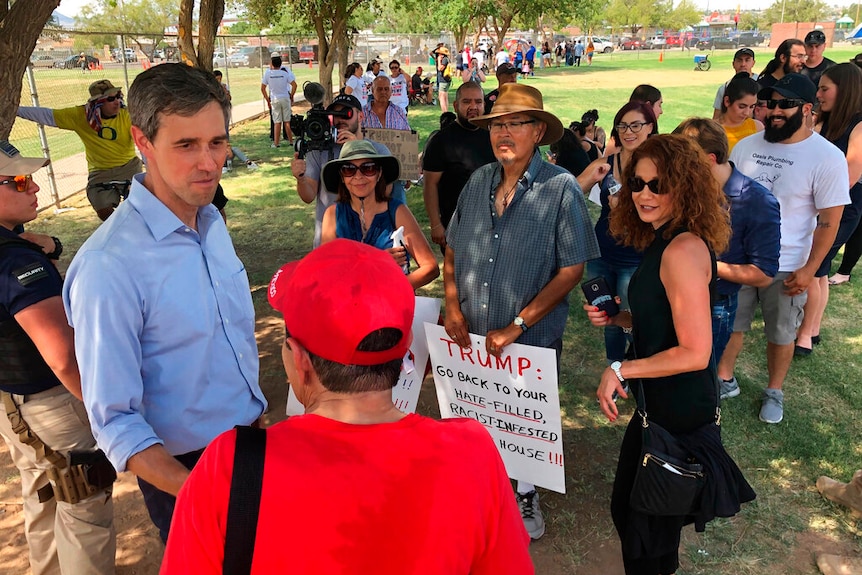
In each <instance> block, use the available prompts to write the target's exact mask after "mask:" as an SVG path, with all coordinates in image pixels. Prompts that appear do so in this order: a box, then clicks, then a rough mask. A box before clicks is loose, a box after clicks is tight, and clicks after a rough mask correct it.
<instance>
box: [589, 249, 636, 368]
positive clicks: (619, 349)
mask: <svg viewBox="0 0 862 575" xmlns="http://www.w3.org/2000/svg"><path fill="white" fill-rule="evenodd" d="M637 269H638V268H637V266H618V265H615V264H611V263H608V262H606V261H605V260H603V259H601V258H600V259H596V260H590V261H589V262H588V263H587V276H588V277H587V279H588V280H589V279H593V278H594V277H597V276H602V277H603V278H605V281H606V282H608V287H610V288H611V291H612V292H614V295H615V296H619V297H620V300H621V303H620V309H629V282H630V281H631V279H632V275H633V274H634V273H635V270H637ZM630 341H631V336H627V335H626V334H625V333H623V330H622V328H619V327H617V326H608V327H606V328H605V354H606V355H607V358H608V362H609V363H610V362H614V361H622V360H623V359H625V355H626V346H627V345H628V343H629V342H630Z"/></svg>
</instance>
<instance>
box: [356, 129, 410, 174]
mask: <svg viewBox="0 0 862 575" xmlns="http://www.w3.org/2000/svg"><path fill="white" fill-rule="evenodd" d="M362 133H363V134H364V136H365V137H366V138H368V139H369V140H374V141H375V142H379V143H381V144H383V145H384V146H386V147H387V148H389V152H390V153H391V154H392V155H393V156H395V157H396V158H398V160H399V161H400V162H401V179H402V180H418V179H419V134H417V133H416V132H415V131H412V130H386V129H383V128H362Z"/></svg>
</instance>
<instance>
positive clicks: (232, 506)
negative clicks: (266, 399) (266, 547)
mask: <svg viewBox="0 0 862 575" xmlns="http://www.w3.org/2000/svg"><path fill="white" fill-rule="evenodd" d="M235 429H236V447H235V451H234V456H233V475H232V476H231V481H230V499H229V501H228V508H227V529H226V532H225V538H224V564H223V565H222V573H223V574H224V575H248V574H250V573H251V561H252V558H253V557H254V542H255V537H256V535H257V520H258V515H259V513H260V495H261V491H262V488H263V463H264V458H265V455H266V430H265V429H257V428H254V427H248V426H246V425H237V426H236V428H235Z"/></svg>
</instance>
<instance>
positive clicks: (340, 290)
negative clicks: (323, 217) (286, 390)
mask: <svg viewBox="0 0 862 575" xmlns="http://www.w3.org/2000/svg"><path fill="white" fill-rule="evenodd" d="M269 303H270V305H272V307H274V308H275V309H276V310H278V311H280V312H281V313H282V315H284V324H285V327H286V328H287V332H288V333H289V334H290V337H292V338H294V339H296V340H297V341H298V342H299V343H300V344H301V345H302V346H303V347H304V348H305V349H307V350H308V351H310V352H311V353H313V354H314V355H317V356H319V357H322V358H323V359H328V360H330V361H334V362H336V363H341V364H344V365H379V364H382V363H386V362H388V361H392V360H395V359H401V358H403V357H404V355H405V354H406V353H407V350H408V349H409V348H410V343H411V341H412V339H413V333H412V326H413V311H414V308H415V305H416V297H415V295H414V293H413V287H412V286H411V285H410V282H409V281H407V278H406V276H405V275H404V272H403V270H402V269H401V268H400V267H399V266H398V264H396V263H395V260H394V259H392V256H391V255H389V253H388V252H387V251H385V250H381V249H378V248H375V247H371V246H369V245H366V244H363V243H361V242H357V241H353V240H346V239H337V240H333V241H331V242H328V243H326V244H323V245H322V246H320V247H319V248H317V249H315V250H314V251H312V252H311V253H310V254H308V255H307V256H305V257H304V258H303V259H301V260H299V261H295V262H291V263H289V264H285V265H284V266H282V267H281V269H279V270H278V271H277V272H275V275H274V276H272V281H271V282H270V283H269ZM382 328H396V329H399V330H401V334H402V337H401V340H400V341H399V342H398V344H397V345H395V346H394V347H392V348H390V349H387V350H383V351H358V350H357V347H358V346H359V343H360V342H361V341H362V340H363V339H364V338H365V337H366V336H368V335H369V334H370V333H372V332H373V331H375V330H378V329H382Z"/></svg>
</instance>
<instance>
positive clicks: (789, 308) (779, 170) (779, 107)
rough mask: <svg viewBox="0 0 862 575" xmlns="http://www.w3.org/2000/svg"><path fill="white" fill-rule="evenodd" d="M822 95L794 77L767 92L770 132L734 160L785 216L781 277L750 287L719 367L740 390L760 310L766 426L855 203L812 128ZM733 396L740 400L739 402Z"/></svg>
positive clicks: (833, 152) (837, 153)
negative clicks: (748, 335) (821, 273)
mask: <svg viewBox="0 0 862 575" xmlns="http://www.w3.org/2000/svg"><path fill="white" fill-rule="evenodd" d="M816 92H817V90H816V88H815V86H814V84H812V83H811V80H809V79H808V78H806V77H805V76H803V75H801V74H796V73H789V74H785V75H784V76H782V77H781V78H780V79H779V80H778V81H777V82H776V83H775V84H774V85H772V86H770V87H768V88H764V89H762V90H761V91H760V92H759V93H758V95H757V99H758V100H765V101H766V103H767V108H768V110H767V116H766V121H765V126H766V129H765V130H764V131H763V132H758V133H757V134H754V135H751V136H749V137H747V138H744V139H743V140H742V141H740V142H739V143H738V144H737V145H736V146H735V147H734V148H733V152H731V154H730V160H731V161H732V162H733V163H734V164H735V165H736V167H737V168H738V169H739V171H740V172H742V173H743V174H745V175H746V176H748V177H750V178H752V179H754V180H755V181H757V182H758V183H760V184H762V185H763V186H764V187H766V189H768V190H770V191H771V192H772V194H773V195H774V196H775V197H776V198H777V199H778V203H779V206H780V209H781V252H780V254H779V268H778V273H777V274H776V275H775V278H774V280H773V282H772V284H771V285H769V286H767V287H763V288H755V287H751V286H743V288H742V289H741V290H740V292H739V307H738V309H737V312H736V321H735V322H734V325H733V335H731V337H730V341H729V342H728V344H727V348H726V349H725V352H724V355H723V356H722V358H721V361H720V362H719V365H718V375H719V377H721V378H722V380H724V381H723V382H722V389H724V388H725V387H735V384H736V378H735V377H733V369H734V367H735V365H736V358H737V356H738V355H739V352H740V350H741V349H742V335H743V332H745V331H748V330H749V329H750V328H751V320H752V319H753V317H754V312H755V309H756V307H757V304H758V303H759V304H760V306H761V310H762V312H763V323H764V331H765V332H766V339H767V346H766V358H767V369H768V372H769V383H768V385H767V387H766V389H765V390H764V391H763V401H762V404H761V409H760V420H761V421H764V422H766V423H779V422H780V421H781V420H782V419H783V417H784V392H783V390H782V387H783V385H784V378H785V376H786V375H787V372H788V371H789V370H790V363H791V361H792V360H793V352H794V345H795V340H796V330H797V329H798V328H799V325H800V324H801V323H802V317H803V306H804V305H805V302H806V300H807V299H809V298H815V297H819V289H817V288H818V283H817V282H815V281H813V280H814V274H815V272H816V271H817V269H818V267H820V264H821V262H822V261H823V258H824V257H825V256H826V254H827V253H828V252H829V249H830V248H831V247H832V244H833V242H834V241H835V236H836V234H837V233H838V224H839V222H840V221H841V215H842V213H843V212H844V206H845V205H846V204H849V203H850V186H849V185H848V181H849V179H850V177H849V175H848V172H847V161H846V159H845V158H844V154H843V153H842V152H841V150H839V149H838V148H837V147H835V146H834V145H833V144H832V143H831V142H829V141H828V140H826V139H825V138H823V137H822V136H820V134H817V133H815V132H814V131H812V130H811V128H810V127H809V125H810V122H809V120H810V116H811V109H812V108H813V107H814V102H815V94H816ZM738 394H739V391H738V390H737V392H736V394H732V395H729V396H730V397H733V396H734V395H738Z"/></svg>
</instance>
